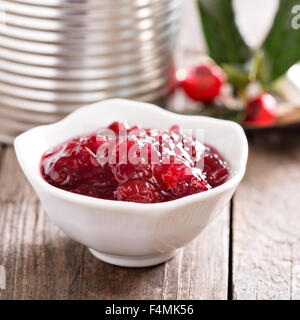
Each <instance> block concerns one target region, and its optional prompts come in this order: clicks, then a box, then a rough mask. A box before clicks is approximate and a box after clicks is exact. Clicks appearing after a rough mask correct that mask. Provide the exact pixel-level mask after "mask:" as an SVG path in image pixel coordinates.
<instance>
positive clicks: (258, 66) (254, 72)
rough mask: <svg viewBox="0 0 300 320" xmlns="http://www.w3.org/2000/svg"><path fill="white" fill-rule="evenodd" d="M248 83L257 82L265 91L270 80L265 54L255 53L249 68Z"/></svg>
mask: <svg viewBox="0 0 300 320" xmlns="http://www.w3.org/2000/svg"><path fill="white" fill-rule="evenodd" d="M249 79H250V81H259V82H260V83H261V85H262V86H263V87H264V88H265V89H266V90H267V89H268V86H269V79H270V64H269V62H268V60H267V58H266V54H265V52H264V51H262V50H258V51H256V52H255V54H254V56H253V58H252V60H251V62H250V66H249Z"/></svg>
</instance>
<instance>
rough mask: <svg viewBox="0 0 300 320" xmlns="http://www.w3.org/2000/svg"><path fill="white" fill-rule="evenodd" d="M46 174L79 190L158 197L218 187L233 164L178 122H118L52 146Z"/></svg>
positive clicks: (126, 197) (125, 197) (44, 163)
mask: <svg viewBox="0 0 300 320" xmlns="http://www.w3.org/2000/svg"><path fill="white" fill-rule="evenodd" d="M108 129H109V130H108ZM41 174H42V176H43V178H44V179H45V180H46V181H47V182H48V183H50V184H51V185H53V186H55V187H58V188H60V189H63V190H67V191H71V192H74V193H78V194H82V195H86V196H91V197H96V198H101V199H110V200H119V201H131V202H140V203H156V202H165V201H170V200H174V199H178V198H181V197H185V196H188V195H191V194H194V193H199V192H203V191H206V190H209V189H211V188H214V187H217V186H219V185H221V184H222V183H224V182H225V181H226V180H227V178H228V175H229V167H228V165H227V163H226V161H225V160H224V158H223V157H222V156H221V155H220V153H219V152H218V151H217V150H216V149H215V148H213V147H211V146H209V145H204V144H203V143H202V142H200V141H199V140H197V139H195V138H193V137H192V135H189V134H186V133H185V132H184V131H183V130H182V129H181V128H179V127H178V126H173V127H171V128H170V129H169V130H163V129H162V130H152V129H143V128H140V127H138V126H134V127H130V126H129V125H128V124H127V123H118V122H114V123H113V124H111V125H110V126H109V127H108V128H106V129H101V130H99V131H98V132H97V133H94V134H91V135H86V136H82V137H75V138H73V139H71V140H69V141H66V142H64V143H62V144H60V145H58V146H56V147H54V148H52V149H51V150H49V151H47V152H46V153H45V154H44V155H43V156H42V159H41Z"/></svg>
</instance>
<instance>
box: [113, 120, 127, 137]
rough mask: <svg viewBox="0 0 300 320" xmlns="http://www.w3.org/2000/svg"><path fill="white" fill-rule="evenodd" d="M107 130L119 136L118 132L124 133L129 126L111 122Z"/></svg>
mask: <svg viewBox="0 0 300 320" xmlns="http://www.w3.org/2000/svg"><path fill="white" fill-rule="evenodd" d="M108 129H110V130H113V131H114V132H115V133H117V134H119V133H120V132H122V133H126V132H127V130H128V129H129V125H128V124H127V123H126V122H118V121H116V122H113V123H112V124H111V125H110V126H109V127H108Z"/></svg>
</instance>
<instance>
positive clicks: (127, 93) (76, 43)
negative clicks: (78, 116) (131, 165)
mask: <svg viewBox="0 0 300 320" xmlns="http://www.w3.org/2000/svg"><path fill="white" fill-rule="evenodd" d="M182 3H183V0H43V1H40V0H1V5H0V14H1V19H0V141H5V142H11V141H12V139H13V137H14V136H16V135H17V134H19V133H20V132H22V131H24V130H26V129H28V128H30V127H32V126H35V125H38V124H45V123H51V122H54V121H57V120H58V119H60V118H62V117H64V116H65V115H66V114H68V113H69V112H71V111H73V110H75V109H77V108H79V107H81V106H83V105H86V104H90V103H93V102H96V101H99V100H103V99H108V98H113V97H122V98H130V99H136V100H141V101H149V102H156V101H158V100H161V99H163V98H164V97H165V96H166V95H167V93H168V80H169V78H170V76H171V70H172V69H173V66H172V63H173V62H172V49H173V45H174V40H175V36H176V33H177V31H178V26H179V19H180V13H181V7H182Z"/></svg>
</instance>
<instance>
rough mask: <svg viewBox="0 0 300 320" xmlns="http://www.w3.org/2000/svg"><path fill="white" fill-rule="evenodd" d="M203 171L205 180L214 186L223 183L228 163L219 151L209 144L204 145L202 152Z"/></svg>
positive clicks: (226, 175) (227, 172) (227, 171)
mask: <svg viewBox="0 0 300 320" xmlns="http://www.w3.org/2000/svg"><path fill="white" fill-rule="evenodd" d="M203 171H204V173H205V175H206V179H205V180H206V181H207V182H208V183H209V184H210V186H211V187H213V188H215V187H217V186H219V185H221V184H222V183H224V182H225V181H226V180H227V178H228V176H229V170H228V165H227V163H226V161H225V160H224V158H223V157H222V156H221V155H220V153H219V152H218V151H217V150H216V149H215V148H213V147H211V146H206V148H205V152H204V170H203Z"/></svg>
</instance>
